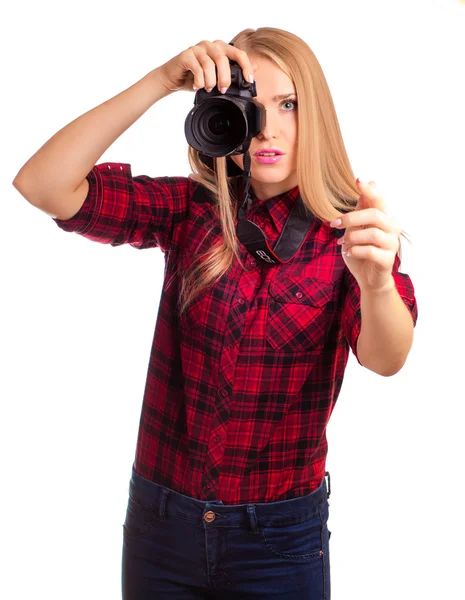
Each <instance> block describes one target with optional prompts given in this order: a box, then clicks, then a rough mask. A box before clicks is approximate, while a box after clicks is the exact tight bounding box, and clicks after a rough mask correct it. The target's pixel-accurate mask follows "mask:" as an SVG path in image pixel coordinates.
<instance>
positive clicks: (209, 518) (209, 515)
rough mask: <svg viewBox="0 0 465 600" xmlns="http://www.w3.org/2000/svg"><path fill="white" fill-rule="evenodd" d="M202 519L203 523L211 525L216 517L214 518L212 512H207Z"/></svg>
mask: <svg viewBox="0 0 465 600" xmlns="http://www.w3.org/2000/svg"><path fill="white" fill-rule="evenodd" d="M203 518H204V519H205V521H206V522H207V523H211V522H212V521H214V520H215V518H216V517H215V513H214V512H212V511H211V510H209V511H208V512H206V513H205V514H204V516H203Z"/></svg>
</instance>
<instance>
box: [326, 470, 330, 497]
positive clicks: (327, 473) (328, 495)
mask: <svg viewBox="0 0 465 600" xmlns="http://www.w3.org/2000/svg"><path fill="white" fill-rule="evenodd" d="M326 475H327V476H328V494H327V496H326V498H329V497H330V496H331V475H330V474H329V471H326V472H325V477H326Z"/></svg>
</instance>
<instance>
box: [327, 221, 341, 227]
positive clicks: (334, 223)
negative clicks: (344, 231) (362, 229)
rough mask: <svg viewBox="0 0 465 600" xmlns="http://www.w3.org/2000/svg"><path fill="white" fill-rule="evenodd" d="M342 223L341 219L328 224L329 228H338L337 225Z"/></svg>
mask: <svg viewBox="0 0 465 600" xmlns="http://www.w3.org/2000/svg"><path fill="white" fill-rule="evenodd" d="M341 223H342V219H336V220H335V221H331V223H330V224H329V225H330V227H339V225H340V224H341Z"/></svg>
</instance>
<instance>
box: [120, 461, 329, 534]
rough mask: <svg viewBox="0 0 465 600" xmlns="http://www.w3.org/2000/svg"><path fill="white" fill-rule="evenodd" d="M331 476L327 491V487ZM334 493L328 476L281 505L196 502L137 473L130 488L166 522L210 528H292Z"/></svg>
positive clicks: (319, 507)
mask: <svg viewBox="0 0 465 600" xmlns="http://www.w3.org/2000/svg"><path fill="white" fill-rule="evenodd" d="M326 476H328V488H327V487H326ZM330 493H331V484H330V479H329V472H328V471H326V473H325V477H323V480H322V482H321V484H320V485H319V487H318V488H317V489H316V490H314V491H313V492H311V493H310V494H307V495H305V496H301V497H299V498H292V499H290V500H282V501H279V502H258V503H257V502H255V503H250V504H223V502H222V501H221V500H208V501H203V500H197V499H196V498H191V497H190V496H185V495H184V494H180V493H179V492H176V491H174V490H171V489H170V488H168V487H165V486H163V485H160V484H158V483H156V482H154V481H150V480H148V479H145V477H142V476H141V475H139V474H138V473H137V472H136V471H135V470H134V464H133V465H132V474H131V480H130V484H129V496H130V497H131V498H132V499H133V500H135V501H136V502H138V503H139V504H142V505H143V506H145V507H146V508H148V509H150V510H151V511H153V512H155V513H157V515H158V516H159V518H160V519H161V520H162V521H164V520H166V518H167V517H175V518H179V519H184V520H185V521H193V522H197V523H201V522H204V523H205V522H206V523H208V526H209V527H249V526H250V527H251V529H252V531H256V530H257V529H258V528H259V527H269V526H273V525H291V524H293V523H299V522H301V521H305V520H306V519H309V518H310V517H312V516H313V515H315V514H317V513H318V512H320V513H321V511H322V509H323V507H324V506H325V504H326V502H327V499H328V498H329V495H330Z"/></svg>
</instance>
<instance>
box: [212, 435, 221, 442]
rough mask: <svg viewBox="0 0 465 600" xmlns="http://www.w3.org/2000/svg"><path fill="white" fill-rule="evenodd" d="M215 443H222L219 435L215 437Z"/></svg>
mask: <svg viewBox="0 0 465 600" xmlns="http://www.w3.org/2000/svg"><path fill="white" fill-rule="evenodd" d="M213 441H214V442H220V441H221V438H220V436H219V435H215V437H214V438H213Z"/></svg>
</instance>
